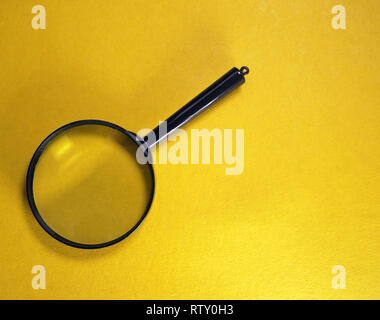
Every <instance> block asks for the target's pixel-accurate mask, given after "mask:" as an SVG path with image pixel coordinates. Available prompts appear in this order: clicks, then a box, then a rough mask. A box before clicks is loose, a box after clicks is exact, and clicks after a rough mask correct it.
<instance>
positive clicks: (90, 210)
mask: <svg viewBox="0 0 380 320" xmlns="http://www.w3.org/2000/svg"><path fill="white" fill-rule="evenodd" d="M248 72H249V69H248V68H247V67H245V66H244V67H241V68H240V69H237V68H232V69H231V70H230V71H228V72H227V73H226V74H224V75H223V76H222V77H221V78H219V79H218V80H217V81H215V82H214V83H213V84H212V85H211V86H209V87H208V88H207V89H206V90H204V91H203V92H201V93H200V94H199V95H198V96H196V97H195V98H194V99H192V100H191V101H190V102H189V103H187V104H186V105H185V106H183V107H182V108H181V109H179V110H178V111H177V112H175V113H174V114H173V115H172V116H170V117H169V118H168V119H167V120H166V121H164V122H163V123H160V125H158V126H157V127H156V128H155V129H154V130H152V131H151V132H150V133H149V134H148V135H146V136H145V137H143V138H142V137H139V136H138V135H136V134H135V133H133V132H131V131H127V130H125V129H123V128H122V127H120V126H118V125H116V124H113V123H110V122H107V121H102V120H81V121H76V122H72V123H69V124H67V125H64V126H63V127H61V128H59V129H57V130H56V131H54V132H53V133H51V134H50V135H49V136H48V137H47V138H46V139H45V140H44V141H43V142H42V143H41V144H40V145H39V147H38V148H37V150H36V151H35V153H34V155H33V157H32V160H31V162H30V164H29V168H28V173H27V179H26V192H27V196H28V202H29V205H30V208H31V209H32V212H33V214H34V216H35V218H36V219H37V221H38V222H39V224H40V225H41V226H42V228H43V229H44V230H45V231H46V232H47V233H48V234H50V235H51V236H52V237H54V238H55V239H57V240H59V241H61V242H63V243H65V244H67V245H70V246H73V247H77V248H84V249H95V248H102V247H106V246H109V245H112V244H115V243H117V242H119V241H121V240H123V239H125V238H126V237H128V236H129V235H130V234H131V233H132V232H133V231H134V230H136V229H137V228H138V226H139V225H140V224H141V223H142V221H143V220H144V218H145V217H146V215H147V213H148V211H149V209H150V207H151V205H152V201H153V196H154V190H155V177H154V171H153V165H152V155H151V152H150V149H151V148H153V147H154V146H155V145H156V144H157V143H159V142H160V141H162V140H164V139H165V138H166V137H167V136H168V135H169V134H171V133H172V132H173V131H175V130H176V129H177V128H179V127H181V126H183V125H184V124H185V123H187V122H189V121H190V120H191V119H193V118H195V117H196V116H198V115H199V114H200V113H202V112H203V111H204V110H206V109H207V108H209V107H210V106H211V105H213V104H214V103H216V102H217V101H218V100H220V99H221V98H222V97H224V96H225V95H227V94H228V93H229V92H231V91H232V90H233V89H235V88H237V87H238V86H240V85H242V84H243V83H244V82H245V78H244V76H245V75H247V74H248ZM163 126H165V128H163ZM142 157H145V161H142V160H144V159H142Z"/></svg>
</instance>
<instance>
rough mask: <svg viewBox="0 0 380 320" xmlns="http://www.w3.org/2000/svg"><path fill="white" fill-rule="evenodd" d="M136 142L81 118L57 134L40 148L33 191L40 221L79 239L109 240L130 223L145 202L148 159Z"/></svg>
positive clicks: (86, 241) (149, 189) (150, 184)
mask: <svg viewBox="0 0 380 320" xmlns="http://www.w3.org/2000/svg"><path fill="white" fill-rule="evenodd" d="M137 148H138V146H137V144H136V143H135V142H134V141H133V140H132V139H131V138H130V137H129V136H127V135H125V134H124V133H122V132H120V131H118V130H116V129H114V128H111V127H108V126H104V125H94V124H86V125H80V126H76V127H72V128H70V129H68V130H66V131H64V132H62V133H60V134H59V135H57V136H56V137H55V138H54V139H53V140H52V141H51V142H50V143H49V144H48V145H47V147H46V148H45V150H44V151H43V152H42V154H41V156H40V158H39V160H38V162H37V165H36V168H35V173H34V181H33V193H34V200H35V203H36V206H37V209H38V211H39V213H40V215H41V217H42V219H43V220H44V221H45V223H46V224H47V225H48V226H49V227H50V228H51V229H52V230H53V231H54V232H56V233H57V234H59V235H60V236H62V237H64V238H66V239H68V240H70V241H73V242H77V243H81V244H90V245H91V244H101V243H105V242H108V241H112V240H114V239H116V238H118V237H120V236H122V235H124V234H125V233H126V232H128V231H129V230H130V229H131V228H133V227H134V226H135V225H136V223H137V222H138V221H139V220H140V218H141V217H142V216H143V214H144V212H145V210H146V207H147V205H148V203H149V200H150V197H151V193H152V188H153V178H152V176H151V172H150V168H149V165H147V164H146V165H141V164H138V163H137V161H136V150H137Z"/></svg>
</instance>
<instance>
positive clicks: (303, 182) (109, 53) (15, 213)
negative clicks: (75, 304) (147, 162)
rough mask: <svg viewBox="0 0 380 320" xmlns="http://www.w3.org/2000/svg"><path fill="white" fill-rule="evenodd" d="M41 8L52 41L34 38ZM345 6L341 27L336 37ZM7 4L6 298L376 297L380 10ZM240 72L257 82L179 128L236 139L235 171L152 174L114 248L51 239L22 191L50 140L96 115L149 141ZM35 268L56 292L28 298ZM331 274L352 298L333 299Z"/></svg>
mask: <svg viewBox="0 0 380 320" xmlns="http://www.w3.org/2000/svg"><path fill="white" fill-rule="evenodd" d="M36 4H42V5H44V6H45V7H46V11H47V29H46V30H33V29H32V27H31V19H32V17H33V15H32V14H31V9H32V7H33V6H34V5H36ZM336 4H342V5H344V6H345V8H346V11H347V29H346V30H334V29H333V28H332V27H331V19H332V17H333V15H332V13H331V8H332V7H333V6H334V5H336ZM0 8H1V10H0V35H1V37H0V150H1V151H0V152H1V156H0V234H1V244H0V286H1V287H0V297H1V298H6V299H8V298H16V299H21V298H26V299H45V298H47V299H61V298H62V299H70V298H73V299H75V298H106V299H107V298H116V299H118V298H123V299H172V298H189V299H193V298H204V299H206V298H207V299H214V298H215V299H225V298H228V299H229V298H232V299H268V298H269V299H273V298H279V299H294V298H301V299H309V298H316V299H342V298H348V299H353V298H359V299H367V298H377V299H379V298H380V282H379V271H380V268H379V266H380V238H379V229H380V228H379V227H380V218H379V211H380V206H379V204H380V198H379V191H380V161H379V158H380V145H379V144H380V127H379V123H380V121H379V120H380V106H379V102H380V90H379V84H380V60H379V57H380V41H379V40H380V36H379V30H380V2H379V1H377V0H365V1H348V0H344V1H330V0H326V1H312V2H310V1H305V0H297V1H282V0H276V1H274V0H271V1H265V0H260V1H246V0H245V1H238V0H230V1H221V0H218V1H214V0H212V1H210V0H207V1H195V0H194V1H189V0H181V1H161V0H160V1H121V0H120V1H103V0H97V1H94V0H92V1H63V0H60V1H58V0H55V1H46V0H44V1H10V0H8V1H1V4H0ZM241 65H248V66H249V67H250V68H251V69H252V73H251V74H249V76H248V77H247V82H246V84H245V85H244V87H243V88H241V89H240V90H237V91H236V92H234V93H233V94H232V95H231V96H229V97H227V98H226V99H225V100H224V101H223V102H221V103H220V104H218V105H217V106H214V108H213V109H212V110H210V111H208V112H206V113H205V114H203V115H202V116H200V117H199V118H197V119H196V120H194V121H193V122H192V123H191V124H189V125H187V126H186V127H185V129H187V130H189V129H190V128H208V129H212V128H221V129H224V128H232V129H236V128H243V129H244V130H245V170H244V173H243V174H242V175H239V176H226V175H225V174H224V170H225V167H226V166H224V165H156V166H155V173H156V179H157V188H156V196H155V200H154V203H153V206H152V209H151V211H150V213H149V214H148V217H147V219H146V220H145V222H144V223H143V225H142V226H141V227H140V228H139V229H138V231H137V232H136V233H134V234H133V235H132V236H131V237H130V238H128V239H127V240H124V241H122V242H121V243H119V244H117V245H115V246H112V247H109V248H105V249H100V250H95V251H93V250H92V251H89V250H80V249H75V248H71V247H68V246H65V245H63V244H61V243H59V242H58V241H56V240H54V239H53V238H51V237H50V236H49V235H48V234H46V233H45V231H43V230H42V228H41V227H40V226H39V225H38V223H37V222H36V221H35V219H34V217H33V215H32V213H31V211H30V209H29V207H28V204H27V202H26V197H25V191H24V183H25V175H26V169H27V166H28V163H29V161H30V158H31V156H32V154H33V152H34V150H35V148H36V147H37V146H38V144H39V143H40V142H41V141H42V139H43V138H45V137H46V136H47V135H48V134H49V133H50V132H51V131H53V130H54V129H56V128H57V127H59V126H61V125H63V124H65V123H68V122H71V121H75V120H79V119H87V118H95V119H103V120H108V121H111V122H115V123H117V124H119V125H121V126H123V127H125V128H128V129H130V130H132V131H138V130H139V129H141V128H146V127H148V128H149V127H153V126H155V125H156V124H157V123H158V121H159V120H164V119H165V118H166V117H167V116H168V115H170V114H171V113H172V112H174V111H175V110H176V109H177V108H178V107H180V106H181V105H183V104H184V103H185V102H187V101H188V100H189V99H190V98H192V97H193V96H194V95H196V94H197V93H199V92H200V91H201V90H203V89H204V88H205V87H206V86H208V85H209V84H210V83H211V82H213V81H214V80H216V79H217V78H218V77H219V76H220V75H222V74H223V73H224V72H225V71H227V70H228V69H229V68H230V67H232V66H236V67H240V66H241ZM170 144H173V142H170ZM169 146H170V145H169ZM34 265H43V266H45V268H46V271H47V280H46V283H47V288H46V290H33V289H32V286H31V280H32V277H33V275H32V273H31V269H32V267H33V266H34ZM334 265H343V266H344V267H345V268H346V272H347V280H346V284H347V288H346V289H345V290H334V289H332V288H331V280H332V277H333V276H334V275H333V274H332V273H331V270H332V267H333V266H334Z"/></svg>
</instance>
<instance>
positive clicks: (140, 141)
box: [26, 119, 155, 249]
mask: <svg viewBox="0 0 380 320" xmlns="http://www.w3.org/2000/svg"><path fill="white" fill-rule="evenodd" d="M82 125H103V126H106V127H110V128H113V129H116V130H118V131H119V132H121V133H123V134H125V135H126V136H127V137H129V138H130V139H131V140H132V141H134V142H135V143H136V144H137V145H138V146H142V145H143V143H144V141H143V139H137V138H136V137H137V135H136V134H135V133H133V132H131V131H127V130H125V129H124V128H122V127H120V126H118V125H116V124H114V123H112V122H108V121H104V120H93V119H88V120H79V121H74V122H71V123H68V124H66V125H64V126H62V127H60V128H58V129H57V130H55V131H54V132H52V133H51V134H50V135H48V136H47V137H46V138H45V139H44V140H43V141H42V143H41V144H40V145H39V146H38V148H37V150H36V151H35V152H34V154H33V157H32V159H31V161H30V163H29V167H28V172H27V176H26V194H27V198H28V202H29V206H30V208H31V210H32V212H33V215H34V217H35V218H36V220H37V221H38V223H39V224H40V226H41V227H42V228H43V229H44V230H45V231H46V232H47V233H48V234H49V235H50V236H52V237H53V238H54V239H56V240H58V241H60V242H62V243H64V244H66V245H69V246H71V247H75V248H80V249H99V248H104V247H108V246H110V245H113V244H115V243H118V242H120V241H121V240H123V239H125V238H127V237H128V236H130V235H131V234H132V233H133V232H134V231H135V230H136V229H137V228H138V227H139V226H140V225H141V223H142V222H143V221H144V219H145V218H146V216H147V214H148V212H149V209H150V207H151V206H152V202H153V197H154V191H155V177H154V171H153V165H152V161H148V162H147V164H148V165H149V171H150V173H151V178H152V191H151V193H150V197H149V200H148V203H147V206H146V208H145V211H144V213H143V214H142V216H141V218H140V219H139V221H137V223H136V224H135V225H134V226H133V227H132V228H131V229H130V230H128V231H127V232H126V233H124V234H123V235H121V236H120V237H118V238H116V239H114V240H111V241H108V242H104V243H99V244H83V243H79V242H75V241H71V240H69V239H67V238H65V237H63V236H61V235H60V234H58V233H56V232H55V231H54V230H53V229H51V228H50V227H49V226H48V224H47V223H46V222H45V221H44V220H43V219H42V216H41V215H40V213H39V211H38V209H37V206H36V203H35V201H34V194H33V178H34V172H35V168H36V165H37V163H38V160H39V158H40V156H41V154H42V153H43V151H44V150H45V148H46V147H47V146H48V144H49V143H50V142H51V141H52V140H53V139H54V138H55V137H56V136H58V135H59V134H61V133H62V132H64V131H66V130H68V129H71V128H73V127H77V126H82ZM148 159H150V160H151V159H152V155H151V152H150V150H149V148H148Z"/></svg>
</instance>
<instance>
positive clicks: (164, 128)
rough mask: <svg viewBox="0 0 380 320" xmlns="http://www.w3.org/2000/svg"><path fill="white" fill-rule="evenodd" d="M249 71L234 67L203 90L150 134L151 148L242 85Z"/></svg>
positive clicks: (244, 68)
mask: <svg viewBox="0 0 380 320" xmlns="http://www.w3.org/2000/svg"><path fill="white" fill-rule="evenodd" d="M248 72H249V69H248V67H241V68H240V69H237V68H232V69H231V70H230V71H228V72H227V73H226V74H225V75H223V76H222V77H220V78H219V79H218V80H216V81H215V82H214V83H213V84H212V85H211V86H209V87H208V88H207V89H206V90H204V91H202V92H201V93H200V94H199V95H197V96H196V97H195V98H194V99H192V100H191V101H190V102H188V103H187V104H186V105H184V106H183V107H182V108H181V109H179V110H178V111H177V112H175V113H174V114H172V115H171V116H170V117H169V118H168V119H167V120H166V121H164V122H163V123H161V124H160V125H158V126H157V127H156V128H155V129H153V130H152V132H150V133H149V134H148V137H149V138H145V141H147V144H148V146H149V148H152V147H153V146H155V145H156V144H157V143H158V142H160V141H161V140H163V139H165V138H166V137H167V136H168V135H169V134H171V133H172V132H173V131H175V130H176V129H178V128H180V127H181V126H183V125H184V124H186V123H187V122H189V121H190V120H192V119H193V118H195V117H196V116H198V115H199V114H201V113H202V112H203V111H205V110H206V109H208V108H209V107H211V106H212V105H213V104H214V103H216V102H217V101H219V100H220V99H222V98H223V97H224V96H225V95H227V94H228V93H230V92H231V91H232V90H234V89H235V88H237V87H239V86H240V85H242V84H243V83H244V82H245V78H244V76H245V75H247V74H248ZM153 134H154V135H153Z"/></svg>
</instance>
